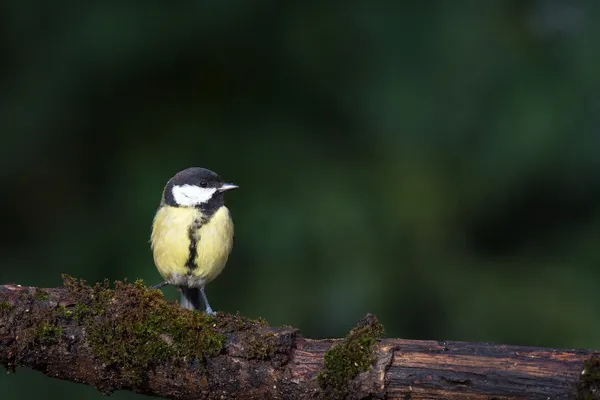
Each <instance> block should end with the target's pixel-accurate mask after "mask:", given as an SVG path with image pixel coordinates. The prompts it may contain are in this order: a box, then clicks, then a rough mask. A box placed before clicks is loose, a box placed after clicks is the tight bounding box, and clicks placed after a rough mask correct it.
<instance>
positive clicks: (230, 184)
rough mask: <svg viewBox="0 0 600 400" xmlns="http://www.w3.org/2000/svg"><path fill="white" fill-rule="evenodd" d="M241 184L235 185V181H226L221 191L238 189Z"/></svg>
mask: <svg viewBox="0 0 600 400" xmlns="http://www.w3.org/2000/svg"><path fill="white" fill-rule="evenodd" d="M238 187H239V186H236V185H234V184H233V183H224V184H223V185H222V186H221V187H220V188H219V192H221V193H222V192H226V191H228V190H233V189H237V188H238Z"/></svg>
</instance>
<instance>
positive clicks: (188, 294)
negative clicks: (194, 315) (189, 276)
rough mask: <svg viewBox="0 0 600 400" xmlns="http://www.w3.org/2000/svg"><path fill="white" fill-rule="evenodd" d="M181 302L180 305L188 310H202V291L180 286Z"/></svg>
mask: <svg viewBox="0 0 600 400" xmlns="http://www.w3.org/2000/svg"><path fill="white" fill-rule="evenodd" d="M179 289H181V300H180V301H179V305H180V306H181V307H182V308H187V309H188V310H201V309H202V308H201V307H202V304H201V300H200V289H199V288H191V287H187V286H180V287H179Z"/></svg>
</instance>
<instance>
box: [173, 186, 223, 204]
mask: <svg viewBox="0 0 600 400" xmlns="http://www.w3.org/2000/svg"><path fill="white" fill-rule="evenodd" d="M216 191H217V189H216V188H203V187H200V186H195V185H181V186H173V198H174V199H175V202H176V203H177V204H179V205H180V206H196V205H198V204H202V203H206V202H207V201H209V200H210V198H211V197H212V196H213V194H215V192H216Z"/></svg>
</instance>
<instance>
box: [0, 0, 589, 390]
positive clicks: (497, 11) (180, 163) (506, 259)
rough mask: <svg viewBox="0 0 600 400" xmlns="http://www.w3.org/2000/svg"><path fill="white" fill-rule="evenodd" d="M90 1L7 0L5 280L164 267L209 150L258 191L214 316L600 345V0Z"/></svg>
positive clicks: (1, 100)
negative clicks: (188, 185)
mask: <svg viewBox="0 0 600 400" xmlns="http://www.w3.org/2000/svg"><path fill="white" fill-rule="evenodd" d="M84 3H85V4H84ZM84 3H81V2H75V3H72V2H65V3H56V2H44V1H21V0H5V1H3V2H2V4H1V5H0V10H1V11H0V58H1V59H2V62H1V63H0V135H1V136H0V137H1V140H2V141H1V146H0V149H1V157H0V185H1V187H2V196H1V200H0V201H1V202H2V203H1V207H2V214H3V215H2V239H1V241H0V246H1V248H0V251H1V256H2V257H1V260H0V263H1V264H0V282H2V283H9V282H16V283H20V284H23V285H35V286H44V287H54V286H58V285H60V284H61V278H60V275H61V273H63V272H64V273H68V274H71V275H73V276H75V277H80V278H84V279H86V280H87V281H89V282H95V281H98V280H102V279H104V278H108V279H110V280H121V279H124V278H129V279H136V278H142V279H144V281H145V282H147V283H148V284H154V283H157V282H159V281H160V277H159V275H158V273H157V272H156V270H155V269H154V266H153V261H152V257H151V253H150V249H149V243H148V239H149V235H150V225H151V222H152V218H153V215H154V212H155V210H156V207H157V205H158V202H159V200H160V195H161V191H162V189H163V186H164V185H165V183H166V182H167V180H168V179H169V178H170V177H171V176H172V175H174V174H175V173H176V172H177V171H179V170H181V169H184V168H186V167H189V166H203V167H208V168H210V169H213V170H215V171H217V172H218V173H220V174H221V175H222V176H223V177H224V178H225V179H227V180H230V181H232V182H235V183H236V184H238V185H239V186H240V187H241V189H240V190H239V191H236V192H233V193H231V194H229V195H228V196H227V202H228V206H229V207H230V209H231V210H232V213H233V216H234V218H235V223H236V244H235V248H234V251H233V254H232V256H231V258H230V261H229V263H228V266H227V268H226V269H225V271H224V273H223V274H222V275H221V276H220V278H219V279H218V280H216V281H215V282H213V283H212V284H210V285H209V286H208V288H207V293H208V295H209V298H210V299H211V303H212V305H213V306H214V308H216V309H217V310H221V311H225V312H236V311H239V312H240V313H241V314H243V315H246V316H248V317H253V318H255V317H259V316H260V317H263V318H265V319H266V320H267V321H268V322H269V323H271V324H272V325H281V324H290V325H293V326H295V327H298V328H299V329H301V331H302V333H303V334H304V335H305V336H308V337H313V338H324V337H340V336H343V335H344V334H345V333H346V332H347V331H348V330H349V329H350V328H351V327H352V326H354V324H355V323H356V321H357V320H358V319H360V318H361V317H363V316H364V315H365V314H366V313H367V312H371V313H374V314H376V315H378V316H379V318H380V320H381V321H382V322H383V324H384V325H385V327H386V330H387V335H388V336H390V337H402V338H414V339H438V340H465V341H495V342H500V343H508V344H520V345H537V346H552V347H562V348H572V347H577V348H594V349H598V348H600V335H599V333H598V332H600V299H599V297H598V295H597V287H598V283H599V282H600V268H599V264H600V248H599V245H600V160H599V157H598V150H599V149H600V112H599V111H600V73H599V71H600V51H599V45H598V43H599V39H600V24H598V23H597V21H598V17H599V16H600V14H599V11H600V10H599V8H600V3H598V2H596V1H593V0H590V1H554V0H537V1H534V0H529V1H461V0H458V1H453V2H450V1H448V2H347V3H337V2H271V1H259V2H245V1H193V2H189V1H184V2H154V1H147V2H141V3H135V5H134V4H133V3H132V2H100V3H92V2H90V3H87V2H84ZM165 296H166V297H168V298H170V299H175V298H176V297H177V294H176V292H175V290H174V289H170V288H168V289H166V290H165ZM0 390H1V391H2V398H3V399H29V398H35V397H39V396H43V397H44V398H48V399H54V398H56V399H59V398H60V399H65V398H87V399H94V398H98V399H99V398H100V395H99V394H98V393H97V392H96V391H95V390H94V389H93V388H90V387H86V386H83V385H77V384H73V383H69V382H62V381H58V380H54V379H50V378H46V377H44V376H43V375H42V374H41V373H37V372H31V371H28V370H25V369H20V370H17V374H15V375H5V374H2V375H0ZM114 398H116V399H133V398H139V397H138V396H137V395H134V394H131V393H125V392H119V393H116V394H115V395H114Z"/></svg>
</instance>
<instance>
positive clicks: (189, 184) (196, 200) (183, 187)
mask: <svg viewBox="0 0 600 400" xmlns="http://www.w3.org/2000/svg"><path fill="white" fill-rule="evenodd" d="M232 189H237V186H236V185H233V184H231V183H225V182H223V179H221V177H220V176H219V175H217V174H215V173H214V172H212V171H210V170H208V169H206V168H197V167H194V168H188V169H184V170H183V171H181V172H178V173H177V174H176V175H175V176H174V177H172V178H171V179H170V180H169V182H167V186H166V187H165V190H164V193H163V199H164V204H166V205H169V206H172V207H198V208H200V209H202V210H203V211H208V212H210V211H212V212H214V211H216V210H217V209H218V208H219V207H221V206H222V205H223V193H225V192H226V191H228V190H232Z"/></svg>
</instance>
